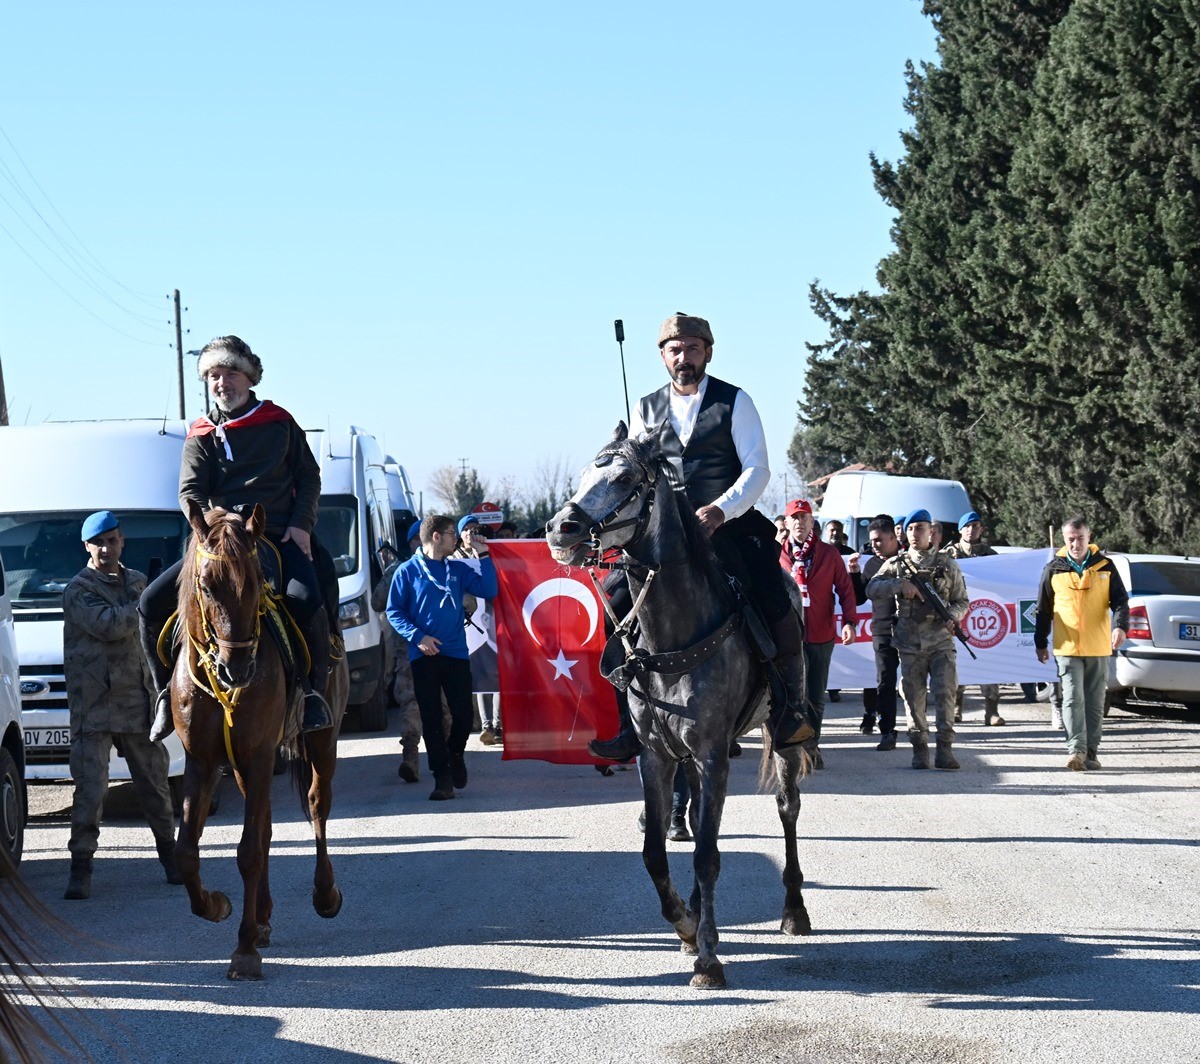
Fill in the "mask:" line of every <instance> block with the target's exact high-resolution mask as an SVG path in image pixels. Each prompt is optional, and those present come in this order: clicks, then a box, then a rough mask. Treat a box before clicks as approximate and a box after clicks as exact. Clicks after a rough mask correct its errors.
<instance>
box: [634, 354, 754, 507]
mask: <svg viewBox="0 0 1200 1064" xmlns="http://www.w3.org/2000/svg"><path fill="white" fill-rule="evenodd" d="M707 379H708V386H707V387H706V388H705V390H704V399H703V401H702V402H701V404H700V411H699V413H698V414H697V415H696V425H695V428H693V429H692V435H691V437H690V438H689V439H688V443H687V446H686V447H684V445H683V443H682V442H680V439H679V435H678V434H677V433H676V431H675V427H674V426H673V425H672V424H671V397H670V396H671V385H670V384H668V385H666V386H665V387H663V388H660V389H659V390H658V391H656V392H651V393H650V394H649V395H646V396H643V397H642V398H641V399H640V400H638V415H639V416H640V417H641V419H642V424H643V425H645V426H646V431H647V432H651V433H653V432H655V431H658V430H659V426H660V425H661V426H662V429H661V432H660V434H659V441H660V443H661V445H662V450H663V454H665V455H666V456H667V457H668V458H670V459H671V461H672V462H673V463H674V465H675V466H676V468H680V467H681V466H682V472H683V483H684V485H685V486H686V488H687V497H688V500H689V501H690V502H691V504H692V505H693V506H696V507H700V506H707V505H708V504H709V503H711V502H712V501H713V500H714V499H716V498H717V497H718V496H719V495H721V494H723V493H724V492H725V491H727V490H728V489H729V488H731V487H732V486H733V485H734V483H736V481H737V478H738V477H740V476H741V475H742V462H741V459H740V458H738V453H737V448H736V447H735V446H734V444H733V402H734V400H735V399H736V398H737V393H738V391H739V390H740V389H738V387H737V386H736V385H733V384H727V383H726V382H725V381H723V380H718V379H717V378H716V377H708V378H707Z"/></svg>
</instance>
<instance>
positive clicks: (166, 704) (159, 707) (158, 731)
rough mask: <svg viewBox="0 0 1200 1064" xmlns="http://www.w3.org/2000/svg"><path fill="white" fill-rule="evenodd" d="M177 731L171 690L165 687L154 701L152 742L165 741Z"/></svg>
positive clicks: (151, 729) (151, 726)
mask: <svg viewBox="0 0 1200 1064" xmlns="http://www.w3.org/2000/svg"><path fill="white" fill-rule="evenodd" d="M174 730H175V719H174V718H173V717H172V716H171V688H170V687H164V688H163V689H162V690H161V691H159V692H158V697H157V698H156V699H155V700H154V723H153V724H151V725H150V741H151V742H152V743H156V742H158V741H159V740H160V739H165V738H166V737H167V736H168V735H170V734H171V732H173V731H174Z"/></svg>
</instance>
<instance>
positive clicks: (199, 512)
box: [187, 499, 208, 539]
mask: <svg viewBox="0 0 1200 1064" xmlns="http://www.w3.org/2000/svg"><path fill="white" fill-rule="evenodd" d="M187 519H188V524H189V525H191V526H192V531H193V532H195V533H196V538H197V539H204V537H205V536H207V535H208V521H206V520H205V518H204V507H203V506H201V505H200V504H199V503H198V502H197V501H196V500H195V499H188V503H187Z"/></svg>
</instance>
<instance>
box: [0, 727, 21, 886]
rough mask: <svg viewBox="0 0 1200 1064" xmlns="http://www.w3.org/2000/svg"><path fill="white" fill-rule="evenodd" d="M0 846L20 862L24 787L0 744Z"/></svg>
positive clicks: (12, 761) (16, 770)
mask: <svg viewBox="0 0 1200 1064" xmlns="http://www.w3.org/2000/svg"><path fill="white" fill-rule="evenodd" d="M0 846H3V847H4V852H5V853H6V854H7V855H8V857H9V859H10V860H11V861H12V864H13V868H16V866H17V865H19V864H20V863H21V851H22V850H23V849H24V848H25V788H24V787H23V786H22V785H21V773H20V772H19V771H18V769H17V763H16V761H15V760H14V759H13V756H12V753H11V752H10V751H9V750H8V749H7V747H2V746H0Z"/></svg>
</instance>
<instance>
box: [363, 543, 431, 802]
mask: <svg viewBox="0 0 1200 1064" xmlns="http://www.w3.org/2000/svg"><path fill="white" fill-rule="evenodd" d="M420 527H421V522H420V521H417V522H416V523H415V524H414V525H413V526H412V528H411V529H409V532H410V535H409V537H408V541H409V544H410V546H411V544H412V541H413V538H414V536H413V533H414V531H415V532H416V533H417V535H416V540H417V544H418V546H419V545H420V542H421V540H420V535H419V531H420ZM411 553H412V552H411V550H410V552H409V554H410V556H411ZM401 561H403V559H401V558H397V559H396V560H395V561H393V562H392V564H391V565H389V566H388V567H387V568H386V569H385V570H384V572H383V577H382V578H381V579H380V581H379V583H377V584H376V585H375V588H374V590H373V591H372V592H371V608H372V609H373V610H375V611H376V612H377V613H382V612H383V611H384V610H386V609H387V597H388V591H389V590H390V589H391V586H392V578H393V577H394V576H395V575H396V570H397V569H398V568H400V563H401ZM384 629H385V632H384V635H385V638H386V639H389V640H390V641H391V643H392V646H393V647H394V649H395V653H394V655H393V659H392V660H393V669H392V675H391V676H389V677H388V678H387V679H388V682H389V683H390V684H391V688H392V692H391V693H392V699H393V701H394V702H395V703H396V705H398V706H399V707H400V767H399V769H398V770H397V775H399V777H400V778H401V779H402V780H404V782H405V783H419V782H420V779H421V762H420V749H421V710H420V707H419V706H418V705H417V696H416V692H414V691H413V678H412V666H411V665H410V664H409V660H408V641H407V640H406V639H405V638H404V637H403V636H402V635H400V633H399V632H397V631H396V629H395V628H393V627H392V626H391V624H390V623H389V624H385V625H384Z"/></svg>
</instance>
